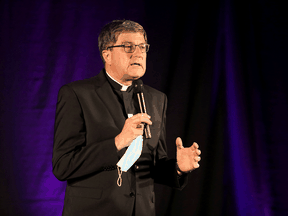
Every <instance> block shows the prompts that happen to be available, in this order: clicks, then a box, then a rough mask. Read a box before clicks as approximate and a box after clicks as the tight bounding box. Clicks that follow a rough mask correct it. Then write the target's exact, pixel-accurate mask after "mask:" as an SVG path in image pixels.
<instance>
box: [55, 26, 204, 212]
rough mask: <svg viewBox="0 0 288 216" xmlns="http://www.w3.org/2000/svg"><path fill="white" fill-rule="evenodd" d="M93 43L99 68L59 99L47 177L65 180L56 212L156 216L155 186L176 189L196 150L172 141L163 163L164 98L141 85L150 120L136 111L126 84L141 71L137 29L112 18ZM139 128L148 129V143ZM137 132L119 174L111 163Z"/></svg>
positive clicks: (194, 163) (141, 36)
mask: <svg viewBox="0 0 288 216" xmlns="http://www.w3.org/2000/svg"><path fill="white" fill-rule="evenodd" d="M98 43H99V50H100V54H101V58H102V60H103V62H104V65H105V69H103V70H102V71H101V72H100V73H99V74H98V75H97V76H95V77H93V78H90V79H87V80H82V81H76V82H74V83H70V84H68V85H65V86H63V87H62V88H61V89H60V91H59V94H58V102H57V109H56V120H55V137H54V148H53V173H54V175H55V176H56V177H57V178H58V179H59V180H61V181H67V187H66V194H65V202H64V209H63V215H69V216H74V215H75V216H79V215H81V216H85V215H101V216H102V215H118V216H122V215H123V216H127V215H128V216H130V215H136V216H144V215H145V216H146V215H149V216H151V215H155V198H154V182H157V183H161V184H165V185H169V186H171V187H174V188H178V189H182V188H183V187H184V186H185V184H186V183H187V174H186V173H188V172H190V171H192V170H194V169H196V168H198V167H199V164H198V162H199V161H200V157H199V155H200V150H199V149H198V145H197V144H196V143H194V144H193V145H192V146H191V147H190V148H184V147H183V145H182V141H181V139H180V138H177V139H176V146H177V160H175V159H168V158H167V147H166V141H165V122H166V106H167V99H166V96H165V94H163V93H161V92H159V91H157V90H155V89H153V88H151V87H149V86H144V92H143V93H144V95H145V100H146V108H147V113H148V114H149V115H147V114H143V113H140V111H139V106H138V105H137V98H135V97H136V95H135V94H134V92H133V88H134V87H133V85H132V84H133V81H135V80H138V79H139V78H141V77H142V76H143V75H144V74H145V71H146V57H147V52H148V50H149V45H148V44H147V36H146V32H145V30H144V29H143V27H142V26H141V25H139V24H138V23H135V22H133V21H129V20H124V21H113V22H111V23H109V24H107V25H106V26H105V27H104V28H103V29H102V31H101V33H100V35H99V39H98ZM132 115H133V116H132ZM131 116H132V117H131ZM128 117H129V118H128ZM144 125H149V126H150V130H151V135H152V137H151V138H150V139H146V138H145V135H144V134H143V131H144ZM141 135H143V144H142V143H141V144H140V147H141V148H142V149H141V156H140V157H139V159H138V160H137V161H136V162H135V164H133V166H132V167H131V168H130V169H129V170H128V171H127V172H122V170H121V168H120V167H119V166H117V165H116V164H117V163H118V161H119V160H120V159H121V158H122V156H123V155H124V153H125V151H126V150H127V148H128V149H129V146H130V145H132V143H134V145H135V140H136V139H137V137H139V136H140V137H141ZM141 145H142V146H141ZM131 147H132V146H131ZM127 151H128V150H127Z"/></svg>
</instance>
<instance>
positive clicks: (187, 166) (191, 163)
mask: <svg viewBox="0 0 288 216" xmlns="http://www.w3.org/2000/svg"><path fill="white" fill-rule="evenodd" d="M176 146H177V164H178V167H179V169H180V170H181V171H182V172H191V171H192V170H194V169H197V168H198V167H199V166H200V165H199V163H198V162H199V161H200V160H201V158H200V154H201V151H200V150H199V149H198V148H199V145H198V144H197V143H195V142H194V143H193V145H192V146H190V147H186V148H184V147H183V143H182V139H181V138H180V137H177V139H176ZM178 173H179V172H178ZM179 174H180V173H179Z"/></svg>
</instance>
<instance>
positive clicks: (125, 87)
mask: <svg viewBox="0 0 288 216" xmlns="http://www.w3.org/2000/svg"><path fill="white" fill-rule="evenodd" d="M106 74H107V75H108V76H109V77H110V78H111V79H112V80H113V81H115V82H116V83H118V84H119V85H121V86H122V88H121V89H120V90H121V91H127V89H128V88H129V86H131V85H123V84H122V83H120V82H118V81H117V80H115V79H114V78H113V77H112V76H111V75H110V74H109V73H108V72H107V71H106Z"/></svg>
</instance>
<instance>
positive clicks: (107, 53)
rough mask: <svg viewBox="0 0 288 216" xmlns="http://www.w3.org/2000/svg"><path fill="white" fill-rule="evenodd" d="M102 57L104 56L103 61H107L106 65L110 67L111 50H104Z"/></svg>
mask: <svg viewBox="0 0 288 216" xmlns="http://www.w3.org/2000/svg"><path fill="white" fill-rule="evenodd" d="M102 56H103V59H104V60H105V62H106V64H108V65H110V63H111V51H110V50H103V51H102Z"/></svg>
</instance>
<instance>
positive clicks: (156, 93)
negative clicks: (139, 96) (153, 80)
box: [144, 85, 167, 100]
mask: <svg viewBox="0 0 288 216" xmlns="http://www.w3.org/2000/svg"><path fill="white" fill-rule="evenodd" d="M145 91H146V92H147V93H148V94H151V95H152V97H153V98H155V97H156V98H162V99H163V100H167V96H166V94H165V93H163V92H161V91H159V90H157V89H155V88H152V87H151V86H148V85H144V92H145Z"/></svg>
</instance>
